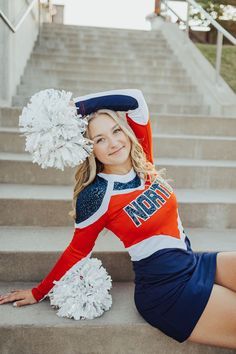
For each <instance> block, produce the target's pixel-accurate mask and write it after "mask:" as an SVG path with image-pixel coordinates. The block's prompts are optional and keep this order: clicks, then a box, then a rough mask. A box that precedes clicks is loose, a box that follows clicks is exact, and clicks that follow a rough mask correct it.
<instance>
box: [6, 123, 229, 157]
mask: <svg viewBox="0 0 236 354" xmlns="http://www.w3.org/2000/svg"><path fill="white" fill-rule="evenodd" d="M152 137H153V153H154V156H158V157H160V158H163V157H167V158H169V157H170V158H174V157H176V158H188V159H200V160H201V159H203V160H206V159H208V160H236V137H219V136H218V137H215V136H200V135H199V136H198V135H183V134H179V135H177V134H176V135H172V134H156V133H153V135H152ZM0 151H2V152H16V153H22V152H25V137H24V136H22V134H21V133H20V131H19V129H18V128H1V127H0Z"/></svg>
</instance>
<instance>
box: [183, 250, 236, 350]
mask: <svg viewBox="0 0 236 354" xmlns="http://www.w3.org/2000/svg"><path fill="white" fill-rule="evenodd" d="M215 282H216V284H214V285H213V289H212V292H211V295H210V298H209V300H208V303H207V305H206V307H205V309H204V311H203V313H202V315H201V317H200V319H199V320H198V322H197V324H196V326H195V328H194V330H193V331H192V333H191V335H190V337H189V338H188V340H189V341H192V342H196V343H202V344H210V345H215V346H220V347H224V348H232V349H234V348H236V252H220V253H218V254H217V269H216V278H215Z"/></svg>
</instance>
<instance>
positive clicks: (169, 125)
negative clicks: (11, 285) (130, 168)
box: [0, 107, 236, 137]
mask: <svg viewBox="0 0 236 354" xmlns="http://www.w3.org/2000/svg"><path fill="white" fill-rule="evenodd" d="M21 111H22V107H0V126H1V127H15V128H16V127H18V124H19V116H20V114H21ZM150 117H151V121H152V131H153V133H160V134H166V133H168V134H173V135H175V134H188V135H196V134H197V135H201V136H206V135H214V136H229V137H230V136H232V137H234V136H235V132H236V117H225V116H224V117H215V116H207V115H197V116H196V115H190V114H188V115H182V114H181V115H178V114H167V115H166V114H157V113H156V112H155V111H154V110H153V111H151V112H150Z"/></svg>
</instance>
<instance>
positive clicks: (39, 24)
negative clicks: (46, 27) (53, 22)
mask: <svg viewBox="0 0 236 354" xmlns="http://www.w3.org/2000/svg"><path fill="white" fill-rule="evenodd" d="M38 26H39V27H38V31H39V34H38V36H39V44H40V40H41V4H40V0H38Z"/></svg>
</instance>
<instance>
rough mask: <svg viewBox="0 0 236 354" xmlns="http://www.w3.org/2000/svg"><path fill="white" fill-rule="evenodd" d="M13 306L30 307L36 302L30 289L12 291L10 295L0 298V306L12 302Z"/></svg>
mask: <svg viewBox="0 0 236 354" xmlns="http://www.w3.org/2000/svg"><path fill="white" fill-rule="evenodd" d="M13 301H14V304H13V306H16V307H20V306H24V305H31V304H34V303H36V302H37V300H36V299H35V298H34V296H33V294H32V291H31V289H26V290H19V289H17V290H16V291H14V290H12V291H11V293H8V294H5V295H3V296H0V305H2V304H6V303H8V302H13Z"/></svg>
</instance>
